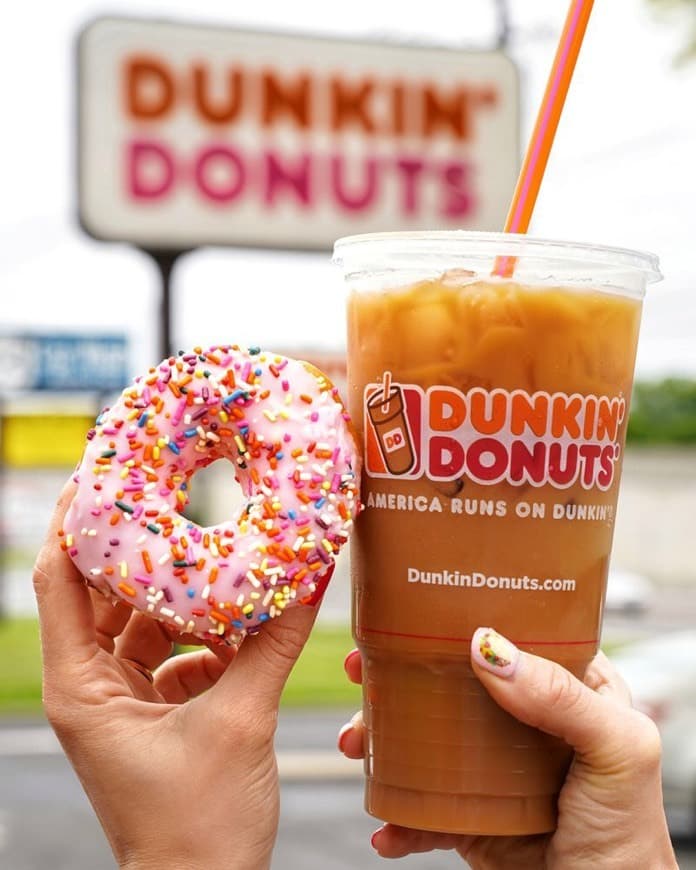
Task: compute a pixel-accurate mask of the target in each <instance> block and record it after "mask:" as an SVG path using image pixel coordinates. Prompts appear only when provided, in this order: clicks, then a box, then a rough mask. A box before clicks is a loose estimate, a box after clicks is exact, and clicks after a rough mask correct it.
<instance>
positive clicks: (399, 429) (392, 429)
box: [365, 372, 423, 478]
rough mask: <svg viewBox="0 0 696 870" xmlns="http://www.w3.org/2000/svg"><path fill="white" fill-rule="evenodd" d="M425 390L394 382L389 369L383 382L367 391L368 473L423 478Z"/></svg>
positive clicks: (370, 386)
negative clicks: (421, 442) (421, 452)
mask: <svg viewBox="0 0 696 870" xmlns="http://www.w3.org/2000/svg"><path fill="white" fill-rule="evenodd" d="M422 404H423V391H422V390H421V389H420V388H419V387H414V386H408V385H407V386H402V385H401V384H393V383H392V382H391V376H390V374H389V373H388V372H386V373H385V375H384V381H383V383H382V384H370V385H369V386H368V387H367V388H366V391H365V408H366V415H365V416H366V418H367V420H369V426H367V425H366V427H365V432H366V441H367V446H366V451H367V457H368V458H367V464H368V465H369V467H370V471H369V472H368V473H370V474H372V476H373V477H408V478H414V477H420V475H421V473H422V472H421V470H420V462H419V459H418V457H419V454H420V432H421V408H422Z"/></svg>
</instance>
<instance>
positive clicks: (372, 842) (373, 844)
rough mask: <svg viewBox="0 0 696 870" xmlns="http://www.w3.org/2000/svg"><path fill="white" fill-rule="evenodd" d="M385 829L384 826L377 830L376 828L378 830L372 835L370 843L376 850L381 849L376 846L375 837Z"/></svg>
mask: <svg viewBox="0 0 696 870" xmlns="http://www.w3.org/2000/svg"><path fill="white" fill-rule="evenodd" d="M383 830H384V828H383V827H382V828H377V830H376V831H375V832H374V833H373V834H372V836H371V837H370V845H371V846H372V848H373V849H374V850H375V852H378V851H379V849H378V848H377V846H375V837H376V836H377V834H379V833H381V832H382V831H383Z"/></svg>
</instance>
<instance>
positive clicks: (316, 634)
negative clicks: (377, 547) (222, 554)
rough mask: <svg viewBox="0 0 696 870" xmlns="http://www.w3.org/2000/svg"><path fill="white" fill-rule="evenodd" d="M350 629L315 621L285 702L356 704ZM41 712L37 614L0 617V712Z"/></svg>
mask: <svg viewBox="0 0 696 870" xmlns="http://www.w3.org/2000/svg"><path fill="white" fill-rule="evenodd" d="M352 646H353V641H352V639H351V636H350V629H349V628H348V627H347V626H346V627H342V626H336V627H334V626H321V625H320V626H317V627H316V628H315V629H314V631H313V632H312V636H311V638H310V639H309V642H308V643H307V646H306V648H305V650H304V652H303V653H302V655H301V656H300V658H299V660H298V662H297V664H296V665H295V668H294V670H293V673H292V674H291V676H290V679H289V681H288V684H287V686H286V689H285V692H284V694H283V704H284V705H285V706H288V707H327V706H334V707H356V708H357V706H359V704H360V689H359V688H358V687H357V686H353V685H351V684H350V683H349V682H348V680H347V679H346V676H345V674H344V672H343V659H344V658H345V655H346V653H347V652H348V650H350V649H352ZM40 712H41V654H40V645H39V628H38V622H37V621H36V619H31V618H26V619H6V620H0V715H22V714H37V713H40Z"/></svg>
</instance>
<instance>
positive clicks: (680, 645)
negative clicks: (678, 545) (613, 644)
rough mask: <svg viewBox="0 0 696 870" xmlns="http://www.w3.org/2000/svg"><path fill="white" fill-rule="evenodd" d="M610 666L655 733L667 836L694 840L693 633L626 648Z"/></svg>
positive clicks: (695, 667)
mask: <svg viewBox="0 0 696 870" xmlns="http://www.w3.org/2000/svg"><path fill="white" fill-rule="evenodd" d="M612 660H613V662H614V664H615V665H616V667H617V668H618V669H619V671H620V673H621V674H622V675H623V677H624V679H625V680H626V682H627V683H628V685H629V687H630V689H631V693H632V695H633V703H634V705H635V706H636V707H637V708H638V709H639V710H642V711H643V712H644V713H646V714H647V715H648V716H650V718H651V719H653V720H654V721H655V723H656V724H657V727H658V728H659V730H660V736H661V737H662V745H663V756H662V783H663V789H664V797H665V811H666V813H667V821H668V823H669V828H670V831H671V833H672V834H676V835H680V836H693V835H696V631H681V632H676V633H674V634H663V635H660V636H658V637H653V638H650V639H649V640H644V641H638V642H636V643H632V644H629V645H628V646H626V647H623V648H621V649H619V650H617V651H616V652H615V653H614V654H613V655H612Z"/></svg>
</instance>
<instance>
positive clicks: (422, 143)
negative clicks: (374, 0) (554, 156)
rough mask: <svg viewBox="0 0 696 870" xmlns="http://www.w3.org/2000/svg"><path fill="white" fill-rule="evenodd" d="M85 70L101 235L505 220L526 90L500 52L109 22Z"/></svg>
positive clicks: (203, 239)
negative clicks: (521, 95) (520, 94)
mask: <svg viewBox="0 0 696 870" xmlns="http://www.w3.org/2000/svg"><path fill="white" fill-rule="evenodd" d="M79 65H80V68H79V83H80V95H79V115H80V124H79V127H80V129H79V159H80V170H79V187H80V218H81V221H82V223H83V226H84V227H85V228H86V229H87V231H88V232H90V233H91V234H92V235H94V236H96V237H98V238H101V239H110V240H121V241H129V242H133V243H134V244H137V245H140V246H141V247H146V248H148V247H149V248H188V247H193V246H196V245H203V244H219V245H249V246H264V247H281V248H305V249H324V248H327V247H330V246H331V244H332V243H333V241H334V240H335V239H336V238H337V237H339V236H343V235H348V234H351V233H356V232H370V231H376V230H380V231H386V230H408V229H447V228H461V229H479V230H499V229H501V228H502V226H503V223H504V220H505V214H506V210H507V205H508V203H509V201H510V197H511V195H512V191H513V188H514V183H515V179H516V174H517V163H518V102H519V100H518V84H517V73H516V70H515V67H514V66H513V64H512V62H511V61H510V59H509V58H507V57H506V56H505V55H504V54H502V53H500V52H493V51H491V52H485V51H483V52H472V51H465V50H461V51H455V50H451V49H441V48H416V47H412V46H410V45H408V46H407V45H397V44H393V45H389V44H378V43H358V42H350V41H343V40H338V39H324V38H315V37H304V36H296V35H290V34H279V33H253V32H247V31H240V30H229V29H224V28H213V27H199V26H192V25H188V24H186V25H185V24H178V23H173V22H171V23H166V22H159V21H149V20H139V19H120V18H102V19H99V20H97V21H95V22H93V23H92V24H90V25H89V27H88V28H87V29H86V30H85V31H84V32H83V33H82V36H81V39H80V47H79Z"/></svg>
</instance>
